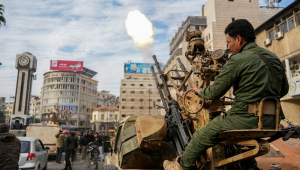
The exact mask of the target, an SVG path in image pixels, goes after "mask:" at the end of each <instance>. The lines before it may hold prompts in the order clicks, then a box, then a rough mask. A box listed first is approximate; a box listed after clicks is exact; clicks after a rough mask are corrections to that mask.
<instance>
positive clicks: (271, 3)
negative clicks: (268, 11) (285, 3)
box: [265, 0, 282, 8]
mask: <svg viewBox="0 0 300 170" xmlns="http://www.w3.org/2000/svg"><path fill="white" fill-rule="evenodd" d="M281 1H282V0H266V1H265V3H266V4H267V6H266V8H278V7H279V3H280V2H281Z"/></svg>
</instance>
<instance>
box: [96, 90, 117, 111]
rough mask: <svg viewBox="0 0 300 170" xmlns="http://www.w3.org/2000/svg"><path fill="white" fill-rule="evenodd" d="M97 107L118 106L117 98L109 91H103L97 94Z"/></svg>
mask: <svg viewBox="0 0 300 170" xmlns="http://www.w3.org/2000/svg"><path fill="white" fill-rule="evenodd" d="M97 106H98V107H100V106H117V98H116V95H114V94H109V91H106V90H101V91H98V92H97Z"/></svg>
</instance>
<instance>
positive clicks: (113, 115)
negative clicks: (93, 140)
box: [91, 106, 120, 133]
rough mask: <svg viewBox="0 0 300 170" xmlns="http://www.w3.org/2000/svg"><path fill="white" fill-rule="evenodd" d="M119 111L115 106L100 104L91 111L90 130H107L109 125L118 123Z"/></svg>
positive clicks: (112, 125)
mask: <svg viewBox="0 0 300 170" xmlns="http://www.w3.org/2000/svg"><path fill="white" fill-rule="evenodd" d="M119 120H120V113H119V108H117V107H116V106H101V107H98V108H97V109H95V110H94V111H93V116H92V120H91V124H92V130H95V131H96V132H101V133H102V132H108V130H109V128H110V127H114V126H116V125H117V124H118V123H119Z"/></svg>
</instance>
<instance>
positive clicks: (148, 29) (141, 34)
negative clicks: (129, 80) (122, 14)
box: [125, 10, 154, 61]
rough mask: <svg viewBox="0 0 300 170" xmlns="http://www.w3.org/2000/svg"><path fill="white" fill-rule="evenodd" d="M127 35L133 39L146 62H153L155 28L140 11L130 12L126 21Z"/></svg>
mask: <svg viewBox="0 0 300 170" xmlns="http://www.w3.org/2000/svg"><path fill="white" fill-rule="evenodd" d="M125 26H126V30H127V34H128V35H129V36H130V37H131V38H132V39H133V42H134V44H135V46H137V47H138V49H139V50H140V52H141V53H142V55H143V56H144V60H145V61H151V56H152V55H153V53H152V43H153V41H154V40H153V35H154V33H153V26H152V23H151V22H150V21H149V20H148V19H147V17H146V16H145V15H144V14H143V13H141V12H140V11H138V10H134V11H130V12H129V13H128V15H127V19H126V21H125Z"/></svg>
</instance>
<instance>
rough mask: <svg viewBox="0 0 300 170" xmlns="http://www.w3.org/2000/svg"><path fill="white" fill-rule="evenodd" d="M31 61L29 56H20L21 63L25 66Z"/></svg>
mask: <svg viewBox="0 0 300 170" xmlns="http://www.w3.org/2000/svg"><path fill="white" fill-rule="evenodd" d="M28 63H29V58H28V57H27V56H22V57H20V58H19V64H20V65H22V66H25V65H27V64H28Z"/></svg>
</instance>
